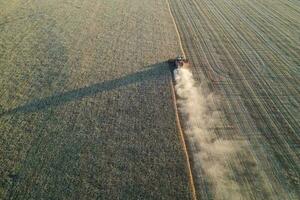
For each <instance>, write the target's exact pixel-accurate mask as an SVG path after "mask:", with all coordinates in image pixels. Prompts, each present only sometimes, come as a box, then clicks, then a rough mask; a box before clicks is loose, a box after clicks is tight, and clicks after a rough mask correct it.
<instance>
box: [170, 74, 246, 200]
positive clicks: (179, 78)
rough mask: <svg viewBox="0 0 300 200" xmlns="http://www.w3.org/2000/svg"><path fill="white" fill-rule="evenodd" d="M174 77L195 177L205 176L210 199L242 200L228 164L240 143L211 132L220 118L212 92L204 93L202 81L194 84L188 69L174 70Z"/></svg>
mask: <svg viewBox="0 0 300 200" xmlns="http://www.w3.org/2000/svg"><path fill="white" fill-rule="evenodd" d="M174 76H175V81H176V85H175V89H176V93H177V96H178V101H177V104H178V107H179V111H180V114H181V116H182V117H183V119H184V120H183V121H184V131H185V134H186V136H187V138H188V143H189V148H190V153H191V154H192V155H191V156H192V158H193V166H194V167H193V168H194V169H193V171H194V173H196V174H195V175H196V177H203V175H204V176H205V177H207V178H206V179H208V182H209V184H210V185H211V188H212V190H213V191H211V192H212V193H213V197H214V199H242V195H241V192H240V188H239V184H238V183H237V182H236V181H235V180H234V179H233V178H232V171H231V168H230V166H228V164H229V160H230V159H232V157H233V156H235V154H236V152H238V151H239V149H240V147H241V145H240V144H239V143H238V142H236V141H233V140H226V139H221V138H220V137H217V135H216V134H215V133H214V131H212V128H213V127H215V126H216V124H217V123H218V122H219V121H220V120H219V119H218V118H219V117H218V115H219V114H218V112H217V111H215V110H216V109H215V108H214V107H215V106H214V102H213V94H211V93H209V92H207V91H206V90H205V87H204V86H203V84H202V85H201V84H200V85H197V84H196V81H195V80H194V78H193V75H192V73H191V71H190V70H189V69H185V68H180V69H176V70H175V71H174ZM200 171H201V172H200ZM200 173H201V174H200ZM196 181H200V180H196Z"/></svg>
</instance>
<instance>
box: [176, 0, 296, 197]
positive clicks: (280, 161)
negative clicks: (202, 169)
mask: <svg viewBox="0 0 300 200" xmlns="http://www.w3.org/2000/svg"><path fill="white" fill-rule="evenodd" d="M280 3H281V2H280ZM256 4H257V5H254V3H253V2H251V1H246V2H245V3H244V4H242V5H241V4H240V2H237V1H235V0H231V1H228V2H219V1H218V0H214V1H207V0H192V1H189V2H186V1H182V0H176V1H172V2H171V10H172V12H173V13H174V17H175V21H176V22H177V24H178V29H179V31H178V32H179V34H180V37H181V38H182V45H183V49H185V50H186V52H187V57H188V58H189V59H190V60H191V61H192V70H193V73H194V74H195V78H199V79H202V78H203V75H204V77H205V78H206V79H207V80H208V82H209V86H210V88H211V90H212V91H214V92H216V93H218V94H220V96H219V97H218V98H219V99H216V101H220V102H221V104H222V106H221V111H222V113H224V114H223V115H224V118H225V119H226V122H225V121H224V124H227V125H228V127H232V128H230V129H228V130H225V127H224V128H223V129H220V130H221V132H224V134H225V133H226V132H228V133H230V132H233V133H235V134H234V135H236V136H237V135H239V137H243V138H244V140H245V141H246V142H247V143H248V144H249V146H250V152H251V155H252V156H253V158H254V159H255V160H256V162H257V166H258V167H259V168H260V169H262V170H261V176H262V177H264V178H263V180H264V181H263V182H264V183H263V185H264V186H265V187H266V188H265V190H266V191H265V192H266V193H265V194H263V193H256V192H253V190H254V189H256V187H255V186H253V185H252V183H251V182H248V183H246V182H247V179H246V180H245V183H246V185H248V186H249V188H248V194H249V196H248V197H249V198H254V197H256V198H267V199H269V198H275V197H276V198H278V199H279V198H280V197H281V198H284V199H293V198H294V197H295V196H297V195H298V194H297V192H296V188H297V184H299V183H297V180H298V182H299V173H297V172H299V163H300V161H299V145H297V141H299V134H298V132H299V129H300V127H299V123H298V121H299V115H298V114H297V113H295V110H293V109H291V106H295V107H298V108H299V100H296V98H297V97H296V96H297V93H298V94H299V88H298V89H297V87H296V85H299V80H297V77H298V76H299V73H297V70H296V68H297V67H296V66H297V63H299V57H298V58H297V55H298V54H297V53H298V48H297V45H296V44H297V43H299V38H295V36H294V37H293V34H291V33H292V28H293V27H292V26H290V24H291V23H293V22H295V19H296V14H297V13H293V12H292V13H289V14H288V15H285V14H280V16H283V15H284V17H280V19H279V16H275V13H278V11H277V12H276V9H275V8H274V7H272V6H270V8H268V7H266V6H265V5H263V3H262V2H261V1H256ZM276 5H277V4H276ZM278 5H280V6H284V5H283V4H279V2H278ZM249 7H251V9H247V8H249ZM235 8H239V9H235ZM295 9H296V8H295ZM249 16H253V17H251V18H249ZM272 16H274V18H273V17H272ZM233 19H237V20H233ZM274 21H276V22H277V21H278V24H274ZM265 24H268V25H265ZM284 27H285V28H284ZM288 28H291V29H288ZM267 33H268V34H267ZM278 37H279V39H278V40H276V41H278V42H274V38H278ZM281 66H282V67H281ZM288 100H294V101H293V104H291V103H288V102H287V101H288ZM238 159H239V160H240V162H243V160H242V159H243V158H242V157H240V158H238ZM244 165H245V166H246V164H245V163H244ZM248 172H249V173H251V171H250V170H249V171H248ZM202 184H203V182H202ZM202 186H203V185H202ZM251 187H253V188H251ZM196 190H197V192H199V191H200V194H199V193H197V196H199V197H203V198H204V199H205V198H207V197H208V196H209V194H206V192H207V191H206V190H205V189H200V186H199V185H198V184H196ZM291 191H292V194H291V193H289V192H291ZM208 193H209V192H208Z"/></svg>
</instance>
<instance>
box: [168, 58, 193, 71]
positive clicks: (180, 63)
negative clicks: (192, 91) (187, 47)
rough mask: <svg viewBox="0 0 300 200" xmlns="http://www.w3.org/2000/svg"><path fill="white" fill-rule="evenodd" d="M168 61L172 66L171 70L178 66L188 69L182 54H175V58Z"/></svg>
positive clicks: (178, 67) (187, 62)
mask: <svg viewBox="0 0 300 200" xmlns="http://www.w3.org/2000/svg"><path fill="white" fill-rule="evenodd" d="M168 62H169V64H170V66H172V71H173V70H175V69H180V68H187V69H188V68H189V67H190V64H189V61H188V59H186V58H184V57H183V56H177V57H176V58H175V59H170V60H169V61H168Z"/></svg>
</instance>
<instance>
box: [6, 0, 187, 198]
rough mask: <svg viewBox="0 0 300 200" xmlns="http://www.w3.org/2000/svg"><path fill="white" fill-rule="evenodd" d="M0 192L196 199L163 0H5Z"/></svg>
mask: <svg viewBox="0 0 300 200" xmlns="http://www.w3.org/2000/svg"><path fill="white" fill-rule="evenodd" d="M0 12H1V13H0V14H1V16H0V109H1V116H0V199H189V198H190V191H189V186H188V178H187V173H186V172H187V171H186V170H187V169H186V164H185V158H184V154H183V151H182V147H181V144H180V140H179V135H178V132H177V129H176V122H175V112H174V108H173V102H172V96H171V87H170V77H171V73H170V71H169V69H168V65H167V64H166V63H165V61H166V60H167V59H169V58H170V57H174V56H175V55H176V54H178V52H179V47H178V40H177V36H176V34H175V33H174V26H173V23H172V20H171V17H170V14H169V12H168V9H167V5H166V2H165V1H163V0H159V1H153V2H152V1H141V0H133V1H117V0H110V1H104V0H74V1H69V0H64V1H58V0H52V1H36V0H13V1H5V0H0Z"/></svg>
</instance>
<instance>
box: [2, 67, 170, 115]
mask: <svg viewBox="0 0 300 200" xmlns="http://www.w3.org/2000/svg"><path fill="white" fill-rule="evenodd" d="M168 72H169V68H168V64H167V62H162V63H158V64H154V65H151V66H149V67H147V68H146V70H144V71H140V72H137V73H134V74H130V75H127V76H124V77H121V78H118V79H114V80H110V81H105V82H102V83H97V84H94V85H91V86H87V87H83V88H79V89H76V90H72V91H69V92H65V93H60V94H55V95H53V96H49V97H46V98H42V99H38V100H33V101H31V102H29V103H26V104H25V105H22V106H19V107H17V108H14V109H11V110H8V111H5V112H3V113H2V114H0V117H1V116H4V115H10V114H15V113H29V112H36V111H39V110H43V109H47V108H49V107H55V106H59V105H62V104H64V103H67V102H70V101H74V100H79V99H82V98H84V97H87V96H92V95H94V94H97V93H101V92H104V91H109V90H113V89H116V88H119V87H122V86H126V85H129V84H133V83H137V82H144V81H147V80H151V79H158V78H160V77H161V76H165V75H166V73H168Z"/></svg>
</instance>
